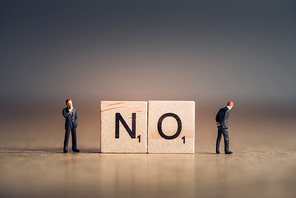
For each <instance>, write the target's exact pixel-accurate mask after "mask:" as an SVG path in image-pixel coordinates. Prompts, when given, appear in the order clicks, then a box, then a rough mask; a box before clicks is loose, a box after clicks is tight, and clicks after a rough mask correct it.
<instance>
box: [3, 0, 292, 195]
mask: <svg viewBox="0 0 296 198" xmlns="http://www.w3.org/2000/svg"><path fill="white" fill-rule="evenodd" d="M295 23H296V3H295V1H273V0H269V1H218V0H217V1H211V0H207V1H187V0H183V1H174V0H170V1H162V0H161V1H154V0H150V1H111V0H108V1H64V0H63V1H61V0H57V1H53V0H52V1H45V0H43V1H29V0H26V1H3V0H0V94H1V97H0V149H1V155H0V158H1V161H2V162H3V164H2V165H1V167H0V168H1V170H2V171H1V172H0V174H1V178H3V179H0V183H1V188H0V195H6V197H14V196H17V197H19V196H20V195H23V196H25V197H26V196H28V197H32V196H33V195H34V192H35V190H36V189H37V187H34V186H36V185H37V186H38V185H39V184H40V185H43V184H44V186H42V188H41V187H40V188H39V191H38V193H39V194H37V195H40V196H44V195H46V194H47V193H49V191H51V189H55V190H57V191H58V192H59V191H62V192H63V193H66V194H67V195H69V193H67V192H64V191H63V189H67V190H69V191H71V192H72V190H73V189H78V190H77V191H79V190H81V189H89V190H90V191H88V193H89V195H93V196H95V195H96V194H95V192H96V190H94V189H97V186H95V183H96V182H97V181H96V178H98V177H100V179H101V180H102V185H103V183H104V182H103V181H106V180H108V181H109V182H110V183H112V182H114V186H118V185H119V186H120V187H122V185H123V186H124V185H131V189H134V186H133V185H132V184H131V183H129V182H127V183H126V182H125V180H126V178H128V179H135V178H132V177H129V176H123V177H122V180H118V178H117V177H114V178H113V177H111V178H109V177H108V175H107V176H100V175H101V173H102V174H103V173H104V171H105V169H104V170H103V169H102V171H101V170H100V171H98V172H97V173H98V174H90V173H89V171H88V170H90V169H92V170H97V169H96V166H95V164H100V166H102V167H105V166H106V167H108V166H109V167H110V166H111V167H112V165H113V164H117V163H118V164H124V166H126V167H130V164H129V163H130V161H125V157H122V156H120V155H114V156H105V155H103V154H97V153H96V152H99V151H100V145H99V142H100V131H99V130H100V101H102V100H144V101H147V100H193V101H195V102H196V154H194V155H192V156H187V157H186V156H184V157H181V158H184V161H186V163H187V162H188V163H187V165H184V166H183V165H181V164H180V162H179V161H178V160H176V158H178V156H166V158H167V160H168V161H171V162H172V167H171V168H172V169H173V170H179V171H175V172H174V171H172V172H169V173H168V174H167V175H163V176H168V178H169V176H170V175H171V174H175V175H177V174H181V173H182V171H181V173H180V170H185V169H186V167H187V168H190V170H192V171H193V172H195V175H194V177H195V178H202V180H198V179H195V180H194V182H192V180H190V175H192V172H191V171H189V173H186V175H187V176H188V178H189V180H188V181H187V182H188V183H186V182H185V183H183V182H182V184H184V185H187V184H189V185H190V186H192V188H191V190H193V189H198V190H197V192H198V193H200V195H201V197H203V196H204V197H221V195H222V197H238V196H240V197H241V195H245V197H249V195H250V196H254V195H255V196H256V195H257V196H258V197H259V195H260V197H271V196H270V195H274V196H275V197H276V195H279V197H294V195H295V193H296V192H295V190H294V186H295V184H296V180H295V178H294V177H293V176H292V175H295V173H296V169H295V159H296V158H295V156H296V155H295V151H296V144H295V142H296V133H295V131H296V127H295V119H296V114H295V112H296V105H295V101H296V91H295V87H296V78H295V77H294V76H295V73H296V67H295V63H296V56H295V52H296V37H295V35H296V24H295ZM67 98H72V99H73V103H74V106H75V107H76V108H77V111H78V120H79V124H78V125H79V126H78V130H77V132H78V147H79V148H80V149H81V150H82V153H81V154H79V155H78V156H76V155H73V156H72V155H71V154H68V155H67V157H65V158H64V157H63V156H61V155H62V153H61V151H62V144H63V137H64V118H63V117H62V115H61V110H62V109H63V108H64V107H65V103H64V101H65V99H67ZM228 100H232V101H234V103H235V106H234V108H233V109H232V110H231V113H230V119H229V126H230V129H229V134H230V147H231V150H232V151H234V152H235V155H234V156H233V157H232V156H231V157H232V158H227V157H225V158H224V155H220V156H219V157H217V158H216V157H215V156H213V155H210V154H211V153H214V152H215V138H216V133H217V129H216V127H215V122H214V117H215V115H216V113H217V111H218V109H219V108H221V107H223V106H224V105H225V104H226V102H227V101H228ZM70 145H71V144H70ZM222 146H223V144H222ZM221 151H223V149H221ZM39 152H41V153H39ZM93 152H95V154H93V155H92V154H91V153H93ZM97 155H99V156H97ZM283 156H284V157H283ZM126 158H128V159H130V160H132V159H137V160H138V161H139V162H141V163H142V162H143V160H144V161H145V160H147V164H148V165H149V163H152V164H154V165H153V166H150V167H148V168H147V169H145V168H143V169H141V171H142V172H145V171H147V170H151V171H153V170H154V171H155V170H158V168H159V167H162V164H163V162H162V157H157V156H151V155H149V154H148V155H147V156H138V158H137V157H134V156H126ZM142 158H143V159H142ZM35 159H37V161H34V160H35ZM38 160H39V161H38ZM20 161H21V162H23V163H24V164H25V165H27V166H28V167H26V166H25V168H24V167H23V166H22V165H21V164H22V163H19V162H20ZM158 162H159V163H158ZM86 163H87V164H86ZM178 163H179V164H178ZM184 163H185V162H184ZM69 164H70V167H72V168H73V170H74V172H75V170H76V172H77V177H76V179H77V180H75V182H76V183H75V182H74V183H73V184H75V185H76V187H77V188H76V187H75V185H70V187H69V186H67V185H66V186H64V188H63V185H64V183H65V184H66V182H67V181H68V179H67V177H68V176H67V177H65V178H60V177H53V176H51V173H54V174H53V175H55V174H56V175H61V174H64V172H63V171H61V172H59V171H58V170H60V168H59V167H63V169H62V170H68V165H69ZM76 164H77V166H76ZM91 164H92V165H91ZM144 164H146V163H144ZM254 164H256V165H257V166H255V167H254ZM282 164H285V166H284V167H282ZM133 165H134V166H135V167H137V164H133ZM148 165H147V166H148ZM226 165H227V166H229V167H232V168H233V171H232V172H231V173H230V175H225V174H226V173H225V171H223V170H224V169H225V170H227V169H228V168H227V166H226ZM221 166H222V167H223V168H224V169H222V170H221V169H220V167H221ZM29 167H31V168H32V170H31V169H30V168H29ZM42 167H43V168H42ZM78 167H79V168H78ZM174 167H175V169H174ZM184 167H185V168H184ZM76 168H77V169H76ZM119 168H120V166H119ZM119 168H118V167H117V166H116V168H114V171H115V172H116V171H117V170H118V169H119ZM16 169H17V170H19V169H20V170H24V173H22V172H18V171H15V170H16ZM36 169H37V170H39V172H38V171H37V172H35V171H34V170H36ZM46 170H52V172H50V171H49V172H46ZM71 170H72V169H71ZM78 170H79V171H82V172H79V171H78ZM111 170H113V169H110V170H106V171H110V172H112V171H111ZM160 170H162V169H161V168H160ZM279 170H281V171H280V172H279ZM28 171H29V173H30V171H32V173H30V174H29V173H28V174H27V173H25V172H28ZM43 171H44V172H43ZM45 172H46V173H45ZM127 173H130V174H129V175H133V174H134V173H135V172H133V171H132V170H129V172H127ZM145 173H146V174H147V175H149V174H148V172H145ZM183 173H184V172H183ZM216 173H217V175H216ZM69 174H70V173H69ZM240 174H243V175H241V177H238V176H237V175H240ZM18 175H20V177H21V180H18ZM43 176H48V178H49V179H48V180H44V178H43ZM187 176H186V177H187ZM226 176H228V177H226ZM138 177H140V176H138ZM216 177H217V178H218V180H217V181H218V182H216V180H213V178H216ZM225 177H226V181H227V184H229V186H227V185H226V186H225V185H223V184H224V183H223V181H224V179H223V178H225ZM32 178H36V179H34V180H32ZM57 178H58V179H57ZM116 178H117V179H116ZM159 178H162V177H159ZM176 178H179V177H176ZM74 179H75V178H74ZM142 179H143V178H137V176H136V179H135V181H139V183H140V184H139V185H140V186H138V187H139V191H137V193H141V190H143V189H144V191H145V192H146V193H147V194H148V195H149V193H151V192H150V191H149V185H148V186H147V185H146V184H145V185H144V184H143V185H142V184H141V182H143V181H146V180H145V179H144V180H142ZM154 179H155V178H154ZM154 179H153V178H151V180H149V182H150V184H151V186H153V187H155V186H156V187H157V185H158V183H157V182H155V181H154ZM27 181H29V182H27ZM133 181H134V180H133ZM157 181H158V182H160V183H161V182H162V180H161V179H159V180H157ZM178 181H179V179H176V183H175V187H174V186H173V187H171V188H169V187H168V189H169V190H171V191H168V192H167V191H161V190H160V191H159V192H158V191H157V193H158V194H157V193H156V195H155V197H161V196H172V197H174V196H175V197H178V196H177V195H178V194H174V191H172V189H177V187H178V185H179V183H178ZM83 182H85V183H83ZM149 182H148V183H149ZM168 182H169V179H168ZM203 182H205V183H203ZM112 184H113V183H112ZM221 184H222V185H221ZM106 185H107V184H106ZM14 186H19V190H15V189H14ZM71 186H74V187H71ZM78 186H79V187H80V189H79V187H78ZM111 186H112V185H111ZM151 186H150V187H151ZM233 186H234V187H233ZM232 187H233V188H232ZM259 187H260V190H258V188H259ZM275 187H276V188H275ZM71 188H73V189H72V190H71ZM110 188H111V187H110ZM213 188H215V189H217V191H213ZM234 188H236V190H234ZM100 189H101V190H102V194H101V195H106V196H104V197H108V196H109V197H110V196H111V197H112V196H113V195H114V196H113V197H116V196H117V195H118V194H117V193H120V192H121V191H112V192H114V193H115V194H112V193H111V194H110V193H109V191H104V188H103V187H102V186H101V187H100ZM145 189H146V190H145ZM153 189H154V188H153ZM246 189H249V191H248V193H250V194H248V193H247V194H246ZM262 189H263V190H262ZM271 189H273V190H271ZM91 190H93V191H91ZM218 190H219V191H218ZM233 190H234V191H233ZM261 190H262V191H261ZM23 192H25V193H24V194H22V193H23ZM74 192H75V191H74ZM79 192H80V191H79ZM81 192H83V191H81ZM92 192H94V193H92ZM110 192H111V191H110ZM122 192H125V193H126V194H127V195H129V193H130V191H125V190H122ZM178 192H179V193H180V195H183V193H186V192H185V191H184V192H183V191H182V190H181V191H178ZM209 192H210V194H209ZM274 192H277V193H275V194H273V193H274ZM63 193H62V194H59V195H61V196H62V195H63ZM104 193H105V194H104ZM108 193H109V194H108ZM37 195H35V196H37ZM74 195H75V193H74V194H72V195H71V194H70V195H69V197H73V196H74ZM134 195H135V194H134ZM136 195H137V194H136ZM136 195H135V196H134V197H136ZM142 195H143V194H142ZM48 196H49V195H48ZM77 196H78V195H77ZM137 196H138V195H137ZM33 197H34V196H33ZM117 197H118V196H117ZM131 197H133V196H131ZM138 197H139V196H138ZM142 197H143V196H142ZM144 197H145V196H144ZM185 197H186V196H185ZM187 197H190V196H189V195H188V196H187ZM195 197H196V196H195Z"/></svg>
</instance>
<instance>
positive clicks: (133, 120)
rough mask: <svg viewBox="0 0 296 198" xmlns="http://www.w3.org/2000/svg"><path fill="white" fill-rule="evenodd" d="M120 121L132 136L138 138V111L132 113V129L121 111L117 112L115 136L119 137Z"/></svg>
mask: <svg viewBox="0 0 296 198" xmlns="http://www.w3.org/2000/svg"><path fill="white" fill-rule="evenodd" d="M119 121H120V122H121V123H122V125H123V126H124V128H125V129H126V131H127V132H128V134H129V135H130V136H131V138H136V113H132V130H131V129H130V128H129V126H128V125H127V124H126V122H125V120H124V119H123V118H122V116H121V114H120V113H116V116H115V123H116V124H115V138H117V139H118V138H119Z"/></svg>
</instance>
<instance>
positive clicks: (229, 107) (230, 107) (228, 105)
mask: <svg viewBox="0 0 296 198" xmlns="http://www.w3.org/2000/svg"><path fill="white" fill-rule="evenodd" d="M233 105H234V104H233V102H232V101H229V102H228V103H227V107H228V109H229V110H231V109H232V107H233Z"/></svg>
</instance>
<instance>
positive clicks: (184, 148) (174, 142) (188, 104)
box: [148, 101, 195, 153]
mask: <svg viewBox="0 0 296 198" xmlns="http://www.w3.org/2000/svg"><path fill="white" fill-rule="evenodd" d="M194 138H195V103H194V102H193V101H148V153H194Z"/></svg>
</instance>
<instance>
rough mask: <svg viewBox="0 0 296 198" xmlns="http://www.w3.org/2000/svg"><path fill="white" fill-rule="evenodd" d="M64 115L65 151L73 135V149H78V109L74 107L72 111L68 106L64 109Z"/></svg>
mask: <svg viewBox="0 0 296 198" xmlns="http://www.w3.org/2000/svg"><path fill="white" fill-rule="evenodd" d="M63 116H64V117H65V130H66V131H65V140H64V151H67V150H68V140H69V136H70V131H71V136H72V150H77V141H76V128H77V111H76V109H75V108H74V107H73V109H72V112H70V111H69V109H68V108H67V107H66V108H64V109H63Z"/></svg>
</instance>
